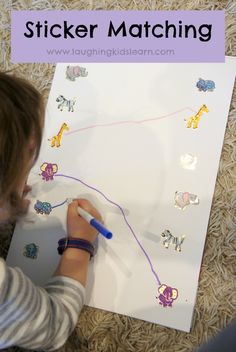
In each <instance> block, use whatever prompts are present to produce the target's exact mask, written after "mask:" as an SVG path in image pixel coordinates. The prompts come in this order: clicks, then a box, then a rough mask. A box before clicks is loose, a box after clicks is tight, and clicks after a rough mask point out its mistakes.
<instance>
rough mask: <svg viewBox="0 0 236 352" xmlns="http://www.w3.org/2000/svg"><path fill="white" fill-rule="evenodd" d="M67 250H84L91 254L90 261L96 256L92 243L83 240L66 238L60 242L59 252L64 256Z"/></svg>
mask: <svg viewBox="0 0 236 352" xmlns="http://www.w3.org/2000/svg"><path fill="white" fill-rule="evenodd" d="M66 248H78V249H82V250H84V251H86V252H88V253H89V254H90V259H91V258H92V257H93V256H94V246H93V244H92V243H91V242H89V241H87V240H84V239H82V238H76V237H64V238H61V239H60V240H59V241H58V247H57V251H58V254H60V255H62V254H63V252H64V251H65V249H66Z"/></svg>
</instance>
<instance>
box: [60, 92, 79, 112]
mask: <svg viewBox="0 0 236 352" xmlns="http://www.w3.org/2000/svg"><path fill="white" fill-rule="evenodd" d="M56 102H57V103H58V106H57V108H58V109H59V110H60V111H63V110H64V108H65V109H67V111H69V112H70V111H71V112H74V105H75V103H76V100H75V98H73V99H66V98H65V97H64V96H63V95H59V96H58V97H57V99H56Z"/></svg>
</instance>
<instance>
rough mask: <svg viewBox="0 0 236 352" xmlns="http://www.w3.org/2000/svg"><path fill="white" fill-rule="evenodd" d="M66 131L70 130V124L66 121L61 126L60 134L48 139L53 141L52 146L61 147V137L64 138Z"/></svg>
mask: <svg viewBox="0 0 236 352" xmlns="http://www.w3.org/2000/svg"><path fill="white" fill-rule="evenodd" d="M65 131H69V127H68V125H67V124H66V123H65V122H64V123H63V124H62V125H61V128H60V130H59V132H58V134H56V135H55V136H53V137H52V138H51V139H48V141H50V142H51V147H52V148H53V147H57V148H58V147H60V146H61V139H62V135H63V133H64V132H65Z"/></svg>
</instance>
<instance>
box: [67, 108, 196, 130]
mask: <svg viewBox="0 0 236 352" xmlns="http://www.w3.org/2000/svg"><path fill="white" fill-rule="evenodd" d="M184 110H191V111H193V112H194V113H196V111H195V110H193V109H192V108H190V107H185V108H183V109H180V110H177V111H174V112H172V113H170V114H167V115H162V116H158V117H153V118H149V119H145V120H126V121H116V122H110V123H104V124H99V125H91V126H87V127H82V128H78V129H76V130H74V131H70V132H65V133H64V136H69V135H70V134H73V133H76V132H79V131H85V130H89V129H91V128H95V127H107V126H114V125H125V124H139V123H144V122H149V121H155V120H161V119H164V118H166V117H168V116H171V115H175V114H177V113H179V112H181V111H184Z"/></svg>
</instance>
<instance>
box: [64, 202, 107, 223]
mask: <svg viewBox="0 0 236 352" xmlns="http://www.w3.org/2000/svg"><path fill="white" fill-rule="evenodd" d="M70 206H71V208H70V209H71V212H72V214H73V215H72V216H73V217H74V216H78V211H77V207H78V206H79V207H81V208H83V209H84V210H86V211H87V212H88V213H90V214H91V215H92V216H94V217H95V218H96V219H98V220H99V221H102V216H101V214H100V213H99V212H98V211H97V209H96V208H95V207H94V206H93V205H92V204H91V203H90V202H89V201H88V200H87V199H81V198H80V199H73V202H72V203H71V204H70V205H69V207H70Z"/></svg>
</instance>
